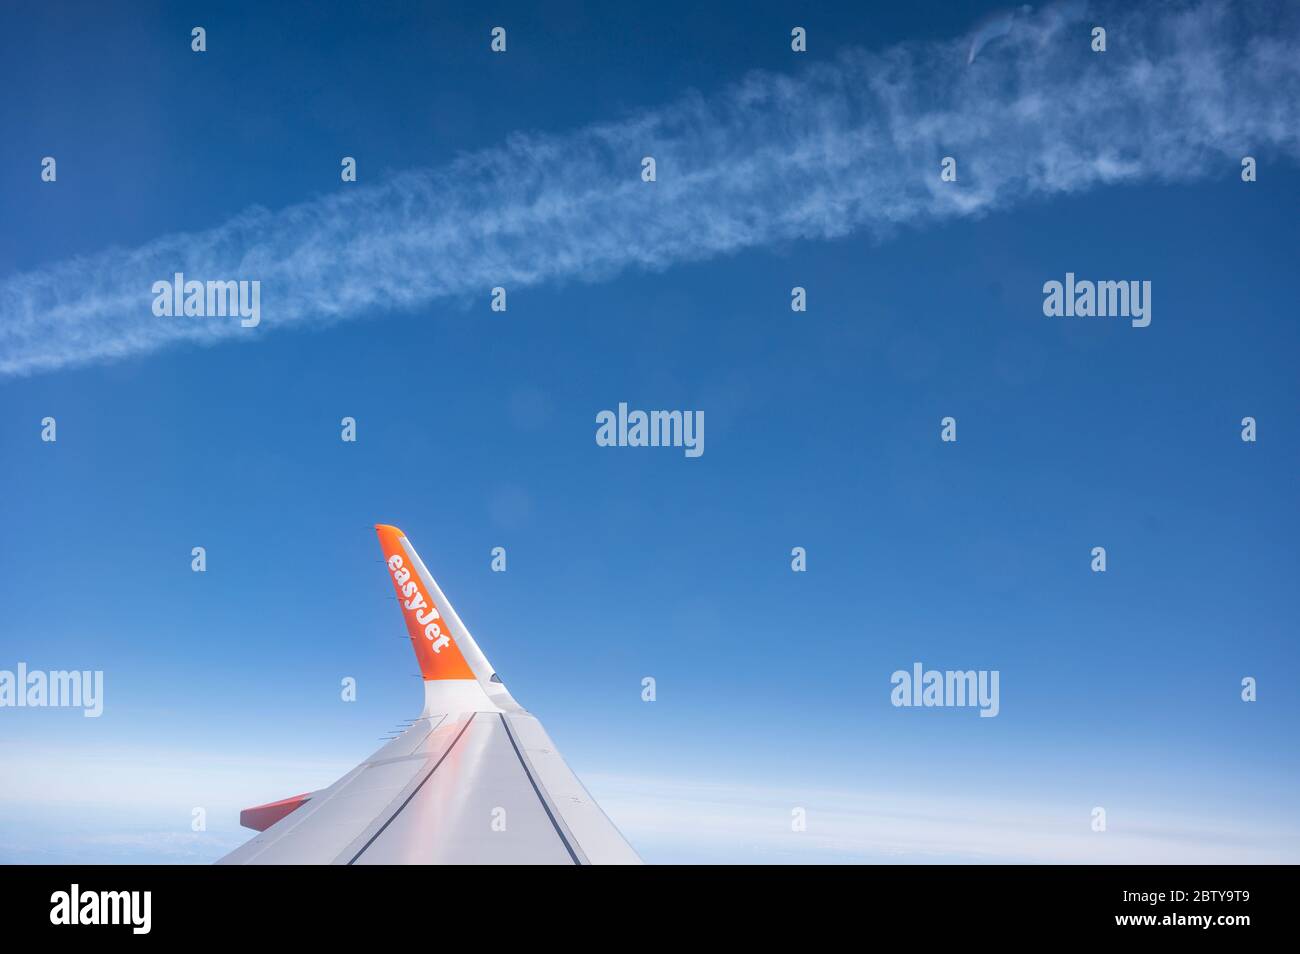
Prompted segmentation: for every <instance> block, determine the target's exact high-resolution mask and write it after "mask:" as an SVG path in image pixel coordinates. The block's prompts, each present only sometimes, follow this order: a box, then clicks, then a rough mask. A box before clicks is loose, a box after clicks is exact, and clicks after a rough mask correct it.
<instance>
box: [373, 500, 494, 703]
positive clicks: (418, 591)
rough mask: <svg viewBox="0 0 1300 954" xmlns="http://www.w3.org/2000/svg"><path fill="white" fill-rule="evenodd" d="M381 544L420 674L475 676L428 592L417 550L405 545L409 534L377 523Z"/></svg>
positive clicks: (427, 676)
mask: <svg viewBox="0 0 1300 954" xmlns="http://www.w3.org/2000/svg"><path fill="white" fill-rule="evenodd" d="M375 532H376V533H378V534H379V546H380V549H382V550H383V552H384V563H385V565H386V566H387V567H388V576H389V578H390V579H391V580H392V581H393V588H394V589H395V590H396V591H397V601H398V603H399V604H400V605H401V608H402V616H403V618H405V620H406V631H407V633H408V634H410V637H411V645H412V646H413V647H414V648H415V658H416V659H417V660H418V661H419V663H420V674H421V675H422V676H423V677H424V679H425V681H426V682H429V681H431V680H435V679H474V678H476V677H475V675H474V671H473V670H472V669H471V668H470V665H469V663H467V662H466V661H465V656H464V655H463V654H462V653H461V650H460V646H458V645H457V643H456V638H455V636H454V635H453V633H452V627H451V625H450V623H449V622H448V621H447V620H446V619H445V618H444V617H443V615H442V611H443V609H445V607H440V606H438V604H437V603H436V602H435V600H434V598H433V596H432V595H431V594H430V592H429V587H428V586H426V585H425V582H424V580H423V579H422V578H421V574H420V571H419V569H418V567H417V566H416V561H417V560H418V558H413V555H414V551H413V550H408V549H407V548H405V547H403V546H402V541H403V540H405V539H406V534H404V533H402V531H401V530H398V529H397V528H396V527H392V526H389V525H388V524H383V523H380V524H376V525H375Z"/></svg>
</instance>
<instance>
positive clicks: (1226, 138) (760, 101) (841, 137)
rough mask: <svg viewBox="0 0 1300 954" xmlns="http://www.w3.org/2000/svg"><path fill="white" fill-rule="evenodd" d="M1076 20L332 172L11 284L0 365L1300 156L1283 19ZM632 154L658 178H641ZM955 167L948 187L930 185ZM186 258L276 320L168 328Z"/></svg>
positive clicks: (47, 364)
mask: <svg viewBox="0 0 1300 954" xmlns="http://www.w3.org/2000/svg"><path fill="white" fill-rule="evenodd" d="M1083 11H1084V8H1083V6H1082V4H1079V3H1069V4H1058V5H1055V6H1052V7H1049V8H1046V9H1044V10H1042V11H1040V12H1038V13H1033V12H1028V11H1026V10H1024V9H1021V10H1019V11H1017V12H1016V14H1015V15H1014V17H1008V18H1007V22H1006V23H1005V24H1004V25H999V27H998V29H996V30H993V31H991V32H989V35H988V36H987V37H983V36H978V35H977V36H976V40H975V42H974V43H973V42H972V37H971V35H970V34H967V35H965V36H958V37H954V38H952V39H951V40H948V41H944V42H934V43H909V44H902V45H899V46H895V47H892V48H890V49H887V50H884V51H881V52H872V53H868V52H862V51H855V52H849V53H845V54H843V55H841V56H839V57H838V58H836V59H834V61H833V62H823V63H818V62H817V61H816V59H815V49H816V48H815V46H814V47H813V51H814V52H809V53H806V54H798V55H796V54H791V58H792V65H791V72H790V74H789V75H784V74H773V73H753V74H751V75H749V76H747V77H745V78H743V79H741V80H740V81H739V82H737V83H735V84H734V85H732V86H730V87H728V88H726V89H725V90H722V91H720V92H718V93H716V94H714V95H708V96H706V95H701V94H695V93H693V94H690V95H687V96H684V97H682V98H680V99H678V100H676V101H674V102H671V103H669V104H667V105H664V106H662V107H659V108H655V109H652V110H648V111H646V112H643V113H640V114H636V115H633V116H630V117H628V118H625V119H622V120H619V121H616V122H609V123H602V124H597V125H592V126H589V127H587V128H585V129H581V130H578V131H574V132H569V133H561V134H536V135H517V136H513V137H511V138H510V139H509V140H508V141H507V142H505V143H504V144H503V145H501V146H499V147H495V148H491V149H487V150H484V151H481V152H478V153H474V154H470V155H466V156H464V157H462V158H460V159H458V160H456V161H455V162H452V163H450V164H448V165H446V166H444V167H441V168H435V169H427V170H419V171H412V172H408V173H404V174H401V175H398V176H396V177H394V178H392V179H390V180H389V181H388V182H386V183H384V184H381V185H375V186H361V185H344V184H342V183H340V187H339V191H338V192H337V193H336V194H333V195H330V196H326V197H323V198H318V199H313V200H311V201H307V202H303V203H301V204H298V205H294V206H290V207H288V208H285V209H281V210H279V211H267V210H264V209H251V210H248V211H245V212H243V213H241V214H240V215H238V216H236V217H235V218H233V219H231V220H230V221H228V222H226V223H224V224H222V225H219V226H217V227H215V228H212V229H209V230H207V231H202V232H191V233H181V234H176V235H169V236H165V237H162V238H159V239H157V240H155V241H153V242H151V243H149V244H147V245H143V246H141V247H139V248H135V249H125V250H124V249H110V250H106V251H103V252H100V253H97V254H94V255H90V256H85V257H79V258H75V259H70V260H68V261H64V262H61V263H57V264H52V265H49V266H46V267H42V268H39V269H36V270H34V271H29V272H26V273H20V274H14V275H10V276H7V277H5V278H3V279H0V375H21V374H29V373H33V372H37V371H42V370H51V369H56V368H61V367H65V366H69V365H76V364H83V363H86V362H94V361H102V360H108V359H112V358H115V357H120V356H124V355H130V354H138V353H142V352H148V351H152V350H155V349H158V348H161V347H163V346H165V345H167V344H169V343H172V342H177V341H190V342H203V343H214V342H219V341H224V340H227V339H230V338H235V337H238V336H240V335H243V336H246V337H253V336H256V335H257V334H261V333H263V332H264V331H265V330H267V329H273V328H279V327H288V326H292V325H304V326H306V325H322V324H326V323H329V322H333V321H338V320H342V319H347V318H352V317H357V316H360V315H363V314H366V313H374V312H378V311H387V310H393V309H399V310H409V309H412V308H415V307H418V306H422V305H427V304H429V303H430V302H434V301H437V300H457V299H459V300H467V299H469V298H470V297H471V296H473V297H481V298H483V299H484V300H486V296H487V295H488V291H489V289H491V288H492V287H493V286H495V285H503V286H506V287H507V289H511V290H513V289H515V288H518V287H524V286H529V285H534V284H537V283H540V282H546V281H562V280H572V279H579V280H585V281H593V280H600V279H603V278H607V277H609V276H611V275H613V274H615V273H617V272H619V271H621V270H623V269H627V268H632V267H639V268H648V269H662V268H666V267H669V266H671V265H673V264H674V263H678V262H685V261H695V260H703V259H708V258H711V257H714V256H718V255H722V254H726V253H731V252H736V251H739V250H743V249H746V248H752V247H755V246H761V245H765V244H769V243H774V242H781V241H790V240H798V239H825V238H833V237H836V236H843V235H847V234H849V233H853V232H858V231H863V232H866V233H867V234H870V235H873V236H875V237H878V238H883V237H886V236H887V235H888V234H889V233H890V232H892V231H893V230H895V229H897V228H898V227H900V226H907V227H921V226H924V225H925V224H926V223H929V222H934V221H938V220H942V219H947V218H953V217H960V216H973V215H981V214H986V213H988V212H990V211H994V210H998V209H1001V208H1004V207H1008V206H1010V205H1012V204H1014V203H1017V202H1023V201H1025V200H1028V199H1033V198H1034V197H1038V196H1051V195H1054V194H1060V193H1068V192H1076V191H1079V190H1084V189H1090V188H1094V187H1097V186H1100V185H1105V184H1109V183H1117V182H1136V181H1141V180H1155V181H1179V180H1189V179H1194V178H1197V177H1204V176H1210V175H1212V176H1215V177H1221V178H1223V179H1225V180H1228V179H1235V178H1236V177H1237V175H1238V172H1239V169H1240V165H1239V163H1240V161H1241V158H1242V157H1243V156H1246V155H1252V156H1257V157H1260V158H1265V157H1273V158H1282V159H1287V160H1295V159H1296V158H1297V156H1298V155H1300V41H1298V36H1300V29H1298V28H1297V19H1298V15H1297V12H1296V10H1295V9H1294V8H1293V7H1292V8H1289V7H1288V6H1287V5H1285V4H1280V3H1279V4H1275V5H1263V4H1253V3H1244V4H1243V3H1237V4H1227V3H1213V2H1210V3H1197V4H1194V5H1187V4H1179V5H1174V6H1159V7H1155V6H1148V5H1142V6H1141V8H1140V9H1135V10H1128V11H1126V10H1122V9H1119V8H1111V9H1107V10H1103V11H1094V12H1092V13H1089V14H1087V15H1085V14H1084V12H1083ZM1093 25H1100V26H1104V27H1105V28H1106V31H1107V51H1106V52H1105V53H1095V52H1093V51H1092V50H1091V49H1090V45H1089V43H1090V33H1091V29H1092V26H1093ZM1003 26H1005V30H1004V29H1003ZM986 32H987V31H986ZM990 39H991V40H992V41H991V42H990ZM814 41H815V38H814ZM985 44H987V45H985ZM977 48H978V50H979V52H978V56H976V54H975V51H976V49H977ZM643 156H653V157H654V158H655V160H656V162H657V175H658V181H656V182H653V183H647V182H643V181H642V180H641V176H640V173H641V159H642V157H643ZM945 156H951V157H953V158H955V159H956V160H957V164H958V179H957V181H956V182H941V181H940V178H939V169H940V161H941V160H942V158H943V157H945ZM175 272H183V273H184V274H185V276H186V277H187V278H193V279H199V280H209V279H211V280H231V279H250V280H258V281H260V282H261V291H262V297H261V302H262V304H261V312H262V325H261V326H260V327H259V328H257V329H253V330H250V329H245V328H242V327H240V323H239V321H238V320H237V319H229V318H194V317H190V318H185V317H173V318H159V317H156V316H155V315H154V314H153V312H152V309H151V304H152V301H153V295H152V293H151V291H150V289H151V286H152V284H153V283H154V282H155V281H159V280H170V279H171V277H172V275H173V273H175Z"/></svg>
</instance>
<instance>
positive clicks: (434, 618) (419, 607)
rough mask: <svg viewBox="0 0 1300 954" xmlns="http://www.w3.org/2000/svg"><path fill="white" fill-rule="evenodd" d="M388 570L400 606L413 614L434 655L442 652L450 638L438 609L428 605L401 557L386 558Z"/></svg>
mask: <svg viewBox="0 0 1300 954" xmlns="http://www.w3.org/2000/svg"><path fill="white" fill-rule="evenodd" d="M388 569H389V572H391V573H392V574H393V582H394V583H396V584H397V591H398V592H399V593H401V594H402V595H401V596H400V597H399V599H401V601H402V605H403V606H405V607H406V608H407V609H408V610H409V611H411V612H412V613H414V614H415V619H416V621H417V622H419V624H420V625H421V626H423V627H424V638H425V639H427V640H429V642H430V643H431V644H432V649H433V651H434V652H435V653H440V652H442V648H443V647H444V646H448V645H450V644H451V637H449V636H448V635H447V634H446V633H444V632H443V631H442V620H441V618H440V617H439V616H438V608H437V607H436V606H434V605H433V604H432V603H430V602H429V601H428V600H427V599H426V598H425V596H424V592H423V591H422V590H421V589H420V585H419V584H418V583H416V581H415V577H414V576H412V575H411V571H410V570H409V569H408V568H407V567H406V565H405V561H403V560H402V558H401V556H399V555H398V554H396V553H394V554H393V555H392V556H390V557H389V558H388Z"/></svg>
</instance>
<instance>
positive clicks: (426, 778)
mask: <svg viewBox="0 0 1300 954" xmlns="http://www.w3.org/2000/svg"><path fill="white" fill-rule="evenodd" d="M476 715H478V713H477V712H471V713H470V715H469V718H468V719H466V720H465V724H464V725H463V726H461V729H460V731H459V732H457V733H456V738H454V739H452V740H451V745H449V746H447V751H445V752H443V753H442V756H441V758H439V759H438V761H437V762H435V763H434V766H433V768H431V769H429V773H428V774H427V775H425V776H424V778H422V779H420V784H419V785H417V786H415V788H414V790H413V791H412V792H411V794H410V795H407V796H406V800H405V801H404V802H402V804H401V805H399V806H398V808H397V811H395V812H393V814H392V815H390V816H389V817H388V820H387V821H385V822H384V823H383V824H382V825H380V826H379V830H378V831H377V832H375V833H374V834H373V835H371V836H370V840H369V841H367V842H366V843H365V844H364V845H362V846H361V850H360V851H358V852H357V853H356V854H355V855H353V856H352V858H351V859H350V860H349V861H348V864H350V865H351V864H356V860H357V859H358V858H360V857H361V856H362V855H364V854H365V853H366V849H367V848H369V847H370V846H371V845H373V844H374V843H375V839H377V838H378V837H379V836H380V835H382V834H383V833H384V830H385V829H386V828H387V827H388V826H389V825H391V824H392V823H393V819H394V818H396V817H397V816H398V815H400V814H401V813H402V809H404V808H406V806H407V805H409V804H411V799H413V798H415V796H416V795H417V794H419V791H420V789H422V788H424V783H425V782H427V781H429V779H431V778H433V773H434V772H436V771H438V766H440V765H442V763H443V762H445V761H446V760H447V756H449V755H451V753H452V750H453V749H455V748H456V743H457V742H459V741H460V739H461V736H463V735H464V734H465V730H466V729H468V728H469V727H470V724H471V723H472V722H473V721H474V716H476ZM566 847H567V846H566Z"/></svg>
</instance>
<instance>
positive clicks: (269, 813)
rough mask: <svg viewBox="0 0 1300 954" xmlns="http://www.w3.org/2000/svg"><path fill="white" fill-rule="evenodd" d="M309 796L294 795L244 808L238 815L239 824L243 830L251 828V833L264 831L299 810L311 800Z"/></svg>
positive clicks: (307, 793) (309, 794) (307, 794)
mask: <svg viewBox="0 0 1300 954" xmlns="http://www.w3.org/2000/svg"><path fill="white" fill-rule="evenodd" d="M311 794H312V793H311V792H305V793H303V794H302V795H294V796H293V797H292V798H282V799H280V800H279V801H278V802H267V803H266V804H265V805H256V806H254V807H253V808H245V809H244V810H243V811H242V812H240V813H239V824H241V825H243V826H244V827H245V828H251V829H253V831H266V830H267V829H268V828H270V827H271V826H272V825H274V824H275V823H276V822H278V821H279V820H280V819H281V818H284V817H285V816H286V815H288V814H289V813H290V812H294V811H297V810H298V809H299V808H301V807H302V806H303V803H305V802H307V801H309V800H310V799H311Z"/></svg>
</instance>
